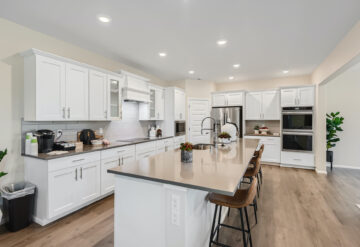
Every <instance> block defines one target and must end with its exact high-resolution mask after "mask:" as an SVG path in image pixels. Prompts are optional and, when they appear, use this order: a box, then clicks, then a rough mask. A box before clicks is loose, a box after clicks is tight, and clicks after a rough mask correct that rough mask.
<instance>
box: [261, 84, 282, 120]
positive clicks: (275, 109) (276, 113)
mask: <svg viewBox="0 0 360 247" xmlns="http://www.w3.org/2000/svg"><path fill="white" fill-rule="evenodd" d="M262 113H263V119H264V120H278V119H280V96H279V92H278V91H266V92H263V93H262Z"/></svg>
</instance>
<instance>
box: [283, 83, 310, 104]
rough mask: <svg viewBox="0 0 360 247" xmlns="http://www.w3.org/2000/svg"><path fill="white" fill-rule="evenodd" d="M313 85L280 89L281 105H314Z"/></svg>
mask: <svg viewBox="0 0 360 247" xmlns="http://www.w3.org/2000/svg"><path fill="white" fill-rule="evenodd" d="M314 98H315V97H314V87H313V86H311V87H300V88H284V89H281V107H296V106H314Z"/></svg>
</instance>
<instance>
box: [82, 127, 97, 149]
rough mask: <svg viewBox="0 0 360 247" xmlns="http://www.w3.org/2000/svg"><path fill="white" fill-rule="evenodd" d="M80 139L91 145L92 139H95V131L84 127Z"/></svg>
mask: <svg viewBox="0 0 360 247" xmlns="http://www.w3.org/2000/svg"><path fill="white" fill-rule="evenodd" d="M79 139H80V141H81V142H82V143H84V145H91V141H92V140H95V132H94V131H93V130H91V129H83V130H82V131H81V132H80V136H79Z"/></svg>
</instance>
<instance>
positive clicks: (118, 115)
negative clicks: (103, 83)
mask: <svg viewBox="0 0 360 247" xmlns="http://www.w3.org/2000/svg"><path fill="white" fill-rule="evenodd" d="M107 79H108V96H107V100H108V102H107V105H108V111H107V115H108V119H109V120H120V119H122V93H121V90H122V87H123V84H124V79H123V77H120V76H113V75H108V77H107Z"/></svg>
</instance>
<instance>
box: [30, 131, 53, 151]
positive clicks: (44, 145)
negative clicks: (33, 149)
mask: <svg viewBox="0 0 360 247" xmlns="http://www.w3.org/2000/svg"><path fill="white" fill-rule="evenodd" d="M34 135H35V136H36V138H37V141H38V152H39V153H48V152H51V151H52V150H53V145H54V139H55V133H54V131H52V130H47V129H41V130H38V131H36V132H35V134H34Z"/></svg>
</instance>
